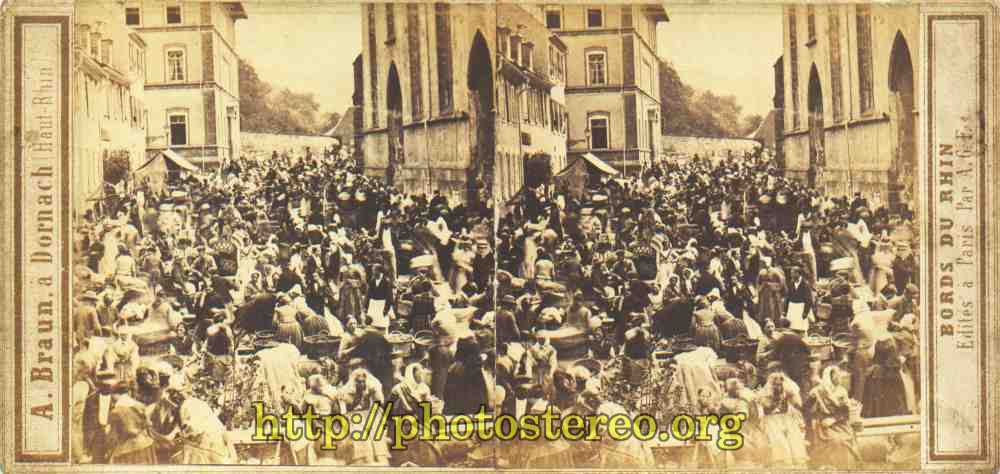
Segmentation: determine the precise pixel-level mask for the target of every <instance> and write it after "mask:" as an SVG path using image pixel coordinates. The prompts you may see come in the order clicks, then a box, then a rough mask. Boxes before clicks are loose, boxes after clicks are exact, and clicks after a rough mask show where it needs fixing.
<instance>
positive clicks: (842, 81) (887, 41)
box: [779, 5, 920, 208]
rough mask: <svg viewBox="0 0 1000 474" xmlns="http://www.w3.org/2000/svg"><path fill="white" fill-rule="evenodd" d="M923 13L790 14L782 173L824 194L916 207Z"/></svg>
mask: <svg viewBox="0 0 1000 474" xmlns="http://www.w3.org/2000/svg"><path fill="white" fill-rule="evenodd" d="M919 33H920V30H919V10H918V8H917V7H913V6H895V5H894V6H877V5H803V6H786V7H785V8H784V54H783V55H782V68H781V69H783V71H782V74H783V81H782V84H781V86H782V87H783V88H784V90H783V91H779V93H781V94H782V95H783V97H784V103H783V106H784V121H783V126H784V134H783V135H784V137H783V140H782V151H783V153H784V158H785V172H786V174H787V175H788V176H792V177H795V178H798V179H801V180H803V181H806V182H809V183H811V184H814V185H815V186H817V187H820V188H824V189H825V190H826V191H827V192H831V193H833V194H835V195H837V194H851V193H854V192H862V193H864V194H865V196H866V197H867V198H869V200H874V201H876V202H878V203H881V204H885V205H889V206H896V205H898V204H902V203H908V204H910V206H911V208H912V203H913V202H914V201H915V196H914V190H915V186H914V182H915V175H916V167H917V161H916V119H917V115H916V101H915V98H916V97H919V96H918V94H919V93H920V92H919V84H920V81H919V75H918V70H917V69H916V68H914V66H913V58H918V57H920V51H919V50H918V49H917V48H919V44H920V43H919Z"/></svg>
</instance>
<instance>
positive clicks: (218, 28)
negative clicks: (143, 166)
mask: <svg viewBox="0 0 1000 474" xmlns="http://www.w3.org/2000/svg"><path fill="white" fill-rule="evenodd" d="M121 18H122V21H123V22H124V23H125V24H127V25H128V26H130V27H132V28H133V29H134V30H135V31H137V32H139V33H140V34H141V35H142V38H143V39H144V40H145V41H146V101H147V103H148V108H149V115H148V117H149V119H148V126H147V128H148V132H149V139H148V144H147V153H148V154H149V155H150V156H152V155H155V153H157V152H159V151H161V150H164V149H167V148H169V149H171V150H173V151H175V152H177V153H178V154H180V155H182V156H184V157H186V158H188V159H189V160H190V161H191V162H192V163H194V164H196V165H198V166H206V167H211V166H216V165H218V164H219V163H223V162H225V161H226V160H227V159H229V158H230V157H235V156H239V144H240V119H239V111H238V107H239V97H240V92H239V55H238V53H237V49H236V21H238V20H241V19H246V18H247V15H246V11H245V10H244V8H243V5H242V4H241V3H239V2H186V1H174V0H141V1H140V0H128V1H126V3H125V14H124V15H123V16H121Z"/></svg>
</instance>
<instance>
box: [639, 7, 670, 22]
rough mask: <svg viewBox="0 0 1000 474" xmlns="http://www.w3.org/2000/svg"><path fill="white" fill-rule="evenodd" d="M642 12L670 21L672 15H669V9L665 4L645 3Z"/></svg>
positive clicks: (654, 17)
mask: <svg viewBox="0 0 1000 474" xmlns="http://www.w3.org/2000/svg"><path fill="white" fill-rule="evenodd" d="M642 12H643V13H645V14H646V15H648V16H649V17H650V18H652V19H654V20H656V21H670V17H669V16H667V10H666V9H665V8H663V5H644V6H643V7H642Z"/></svg>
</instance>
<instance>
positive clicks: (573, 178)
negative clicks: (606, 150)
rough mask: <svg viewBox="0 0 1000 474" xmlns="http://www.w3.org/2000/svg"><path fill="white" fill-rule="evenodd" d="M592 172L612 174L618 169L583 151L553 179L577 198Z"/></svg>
mask: <svg viewBox="0 0 1000 474" xmlns="http://www.w3.org/2000/svg"><path fill="white" fill-rule="evenodd" d="M594 174H607V175H610V176H614V175H617V174H618V170H616V169H615V168H614V167H612V166H611V165H609V164H607V163H605V162H604V161H603V160H601V159H600V158H598V157H596V156H594V155H593V154H591V153H584V154H583V155H580V156H578V157H577V158H576V159H575V160H573V161H572V162H571V163H570V164H569V165H567V166H566V168H564V169H563V170H562V171H560V172H559V174H557V175H556V176H555V181H556V184H557V186H559V187H560V188H562V189H565V190H566V191H567V192H569V193H570V194H572V195H573V196H575V197H577V198H579V197H581V196H583V191H584V188H585V187H586V186H587V180H588V179H590V176H592V175H594Z"/></svg>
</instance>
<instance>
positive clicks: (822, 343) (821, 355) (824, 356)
mask: <svg viewBox="0 0 1000 474" xmlns="http://www.w3.org/2000/svg"><path fill="white" fill-rule="evenodd" d="M802 341H803V342H804V343H805V344H806V347H808V348H809V353H810V354H812V356H813V357H815V358H818V359H819V360H830V359H833V340H832V339H830V338H828V337H817V336H810V337H806V338H805V339H803V340H802Z"/></svg>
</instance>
